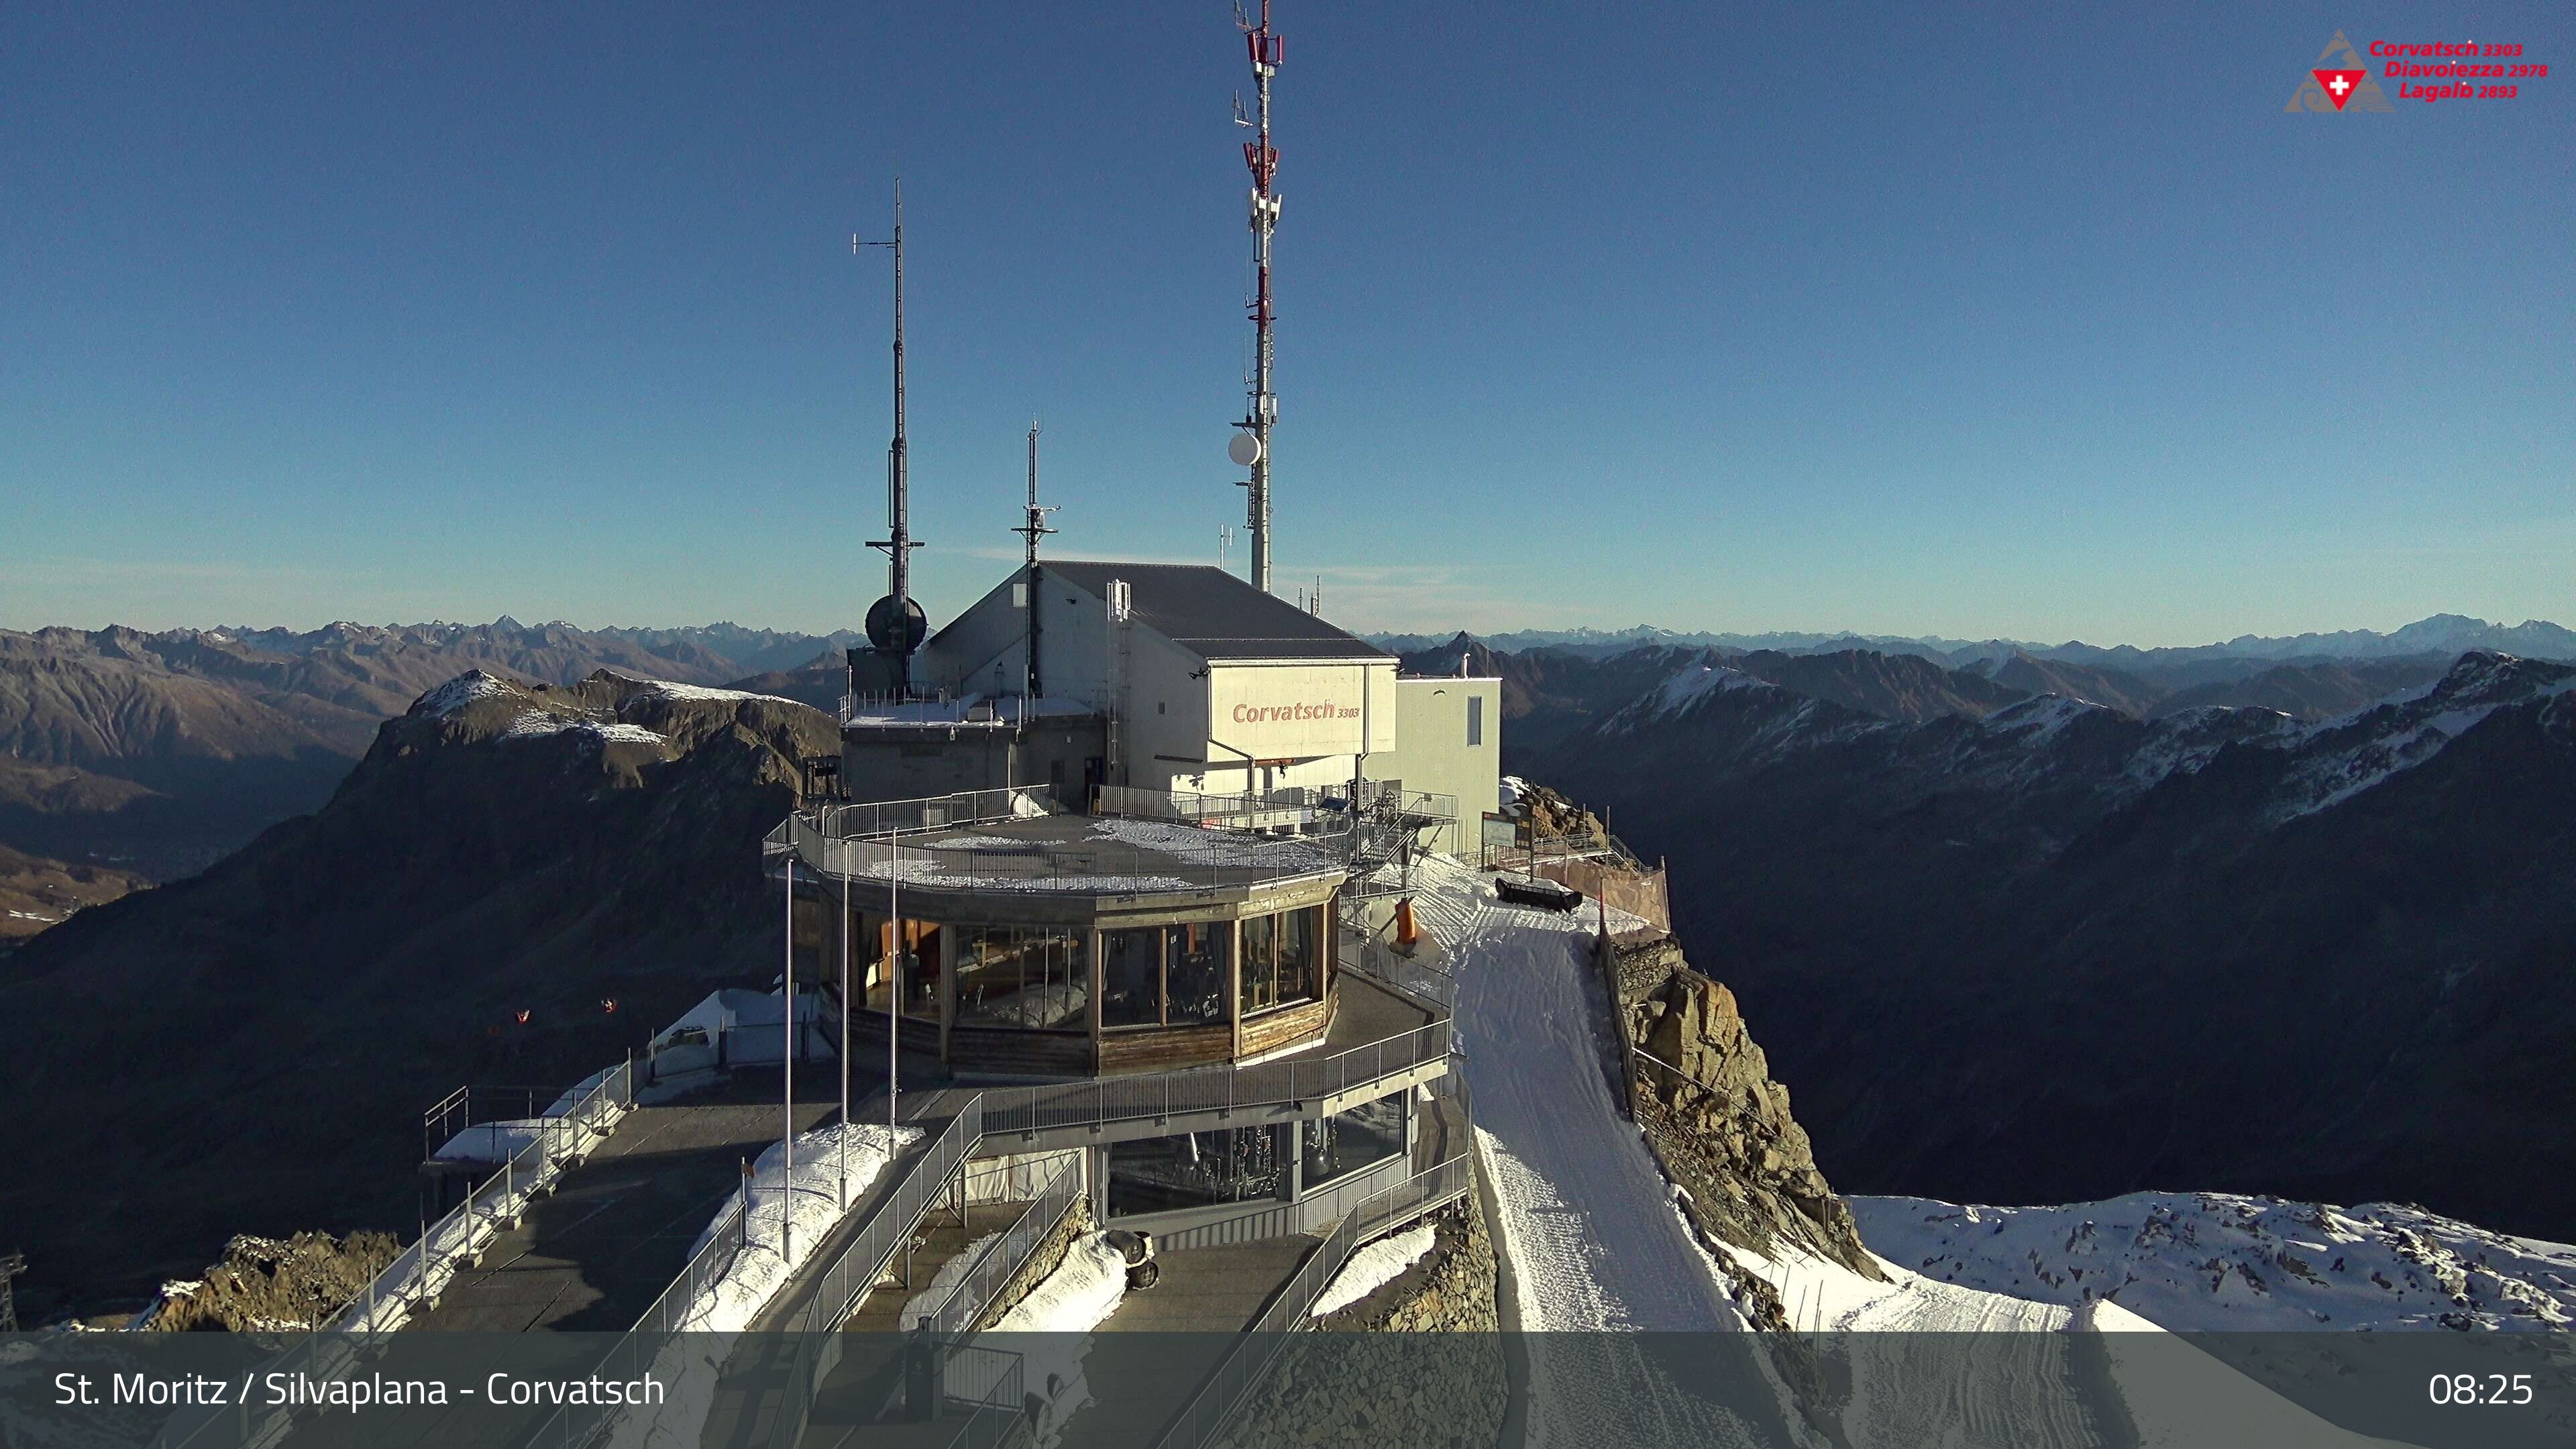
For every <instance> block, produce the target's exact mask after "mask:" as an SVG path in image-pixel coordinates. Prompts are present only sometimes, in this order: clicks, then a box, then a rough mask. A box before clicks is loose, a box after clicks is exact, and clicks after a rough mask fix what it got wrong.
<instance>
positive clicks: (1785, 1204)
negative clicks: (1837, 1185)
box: [1603, 936, 1881, 1318]
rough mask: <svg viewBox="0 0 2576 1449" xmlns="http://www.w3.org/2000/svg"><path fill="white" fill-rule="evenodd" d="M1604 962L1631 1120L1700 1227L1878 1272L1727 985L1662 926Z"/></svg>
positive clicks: (1766, 1251) (1616, 947)
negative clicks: (1621, 1038) (1688, 956)
mask: <svg viewBox="0 0 2576 1449" xmlns="http://www.w3.org/2000/svg"><path fill="white" fill-rule="evenodd" d="M1603 964H1604V966H1605V968H1606V974H1607V976H1608V978H1609V980H1610V982H1611V984H1612V987H1613V989H1614V990H1615V992H1616V993H1617V997H1618V1003H1619V1012H1620V1017H1621V1021H1622V1024H1623V1026H1624V1027H1625V1028H1626V1033H1627V1045H1628V1055H1629V1056H1630V1058H1631V1063H1630V1065H1631V1076H1630V1080H1631V1083H1632V1087H1631V1098H1632V1105H1633V1108H1634V1111H1635V1114H1636V1119H1637V1124H1638V1126H1639V1127H1640V1128H1641V1129H1643V1131H1644V1132H1645V1135H1646V1140H1647V1142H1648V1144H1649V1145H1651V1146H1652V1147H1653V1148H1654V1149H1655V1153H1656V1156H1657V1157H1658V1158H1660V1159H1661V1160H1662V1162H1663V1164H1664V1170H1665V1172H1666V1174H1667V1175H1669V1176H1670V1177H1671V1178H1672V1179H1673V1180H1674V1181H1675V1182H1676V1183H1678V1184H1680V1185H1681V1187H1682V1188H1683V1190H1684V1191H1685V1192H1687V1193H1688V1194H1689V1200H1688V1208H1689V1211H1690V1215H1691V1218H1692V1221H1694V1222H1695V1223H1697V1224H1698V1226H1699V1228H1700V1230H1701V1231H1702V1232H1704V1233H1706V1234H1708V1235H1709V1236H1711V1237H1713V1238H1716V1239H1717V1240H1718V1241H1720V1242H1722V1243H1726V1244H1731V1245H1733V1246H1735V1247H1739V1248H1743V1249H1746V1250H1748V1251H1750V1252H1755V1253H1760V1254H1763V1255H1765V1256H1775V1255H1776V1254H1777V1253H1778V1251H1779V1250H1780V1248H1781V1247H1782V1246H1783V1245H1784V1244H1785V1245H1787V1246H1789V1247H1794V1248H1798V1249H1801V1250H1804V1251H1807V1252H1811V1253H1817V1254H1821V1255H1823V1256H1825V1257H1828V1258H1831V1259H1833V1260H1834V1261H1836V1262H1839V1263H1841V1264H1843V1265H1844V1266H1846V1267H1849V1268H1851V1269H1852V1270H1853V1271H1855V1272H1858V1273H1862V1274H1865V1275H1867V1276H1869V1277H1873V1278H1875V1277H1879V1276H1881V1275H1880V1273H1879V1269H1878V1266H1877V1264H1876V1263H1875V1262H1874V1261H1873V1260H1872V1259H1871V1257H1870V1254H1869V1250H1868V1249H1866V1248H1864V1247H1863V1246H1862V1245H1861V1241H1860V1232H1859V1230H1858V1229H1857V1228H1855V1227H1854V1226H1853V1225H1852V1217H1851V1210H1850V1209H1849V1208H1847V1207H1845V1206H1844V1205H1843V1202H1842V1200H1841V1199H1840V1198H1837V1197H1835V1196H1834V1192H1833V1188H1832V1186H1831V1185H1829V1184H1828V1183H1827V1182H1826V1181H1825V1175H1824V1173H1822V1172H1821V1171H1819V1170H1817V1167H1816V1158H1815V1153H1814V1151H1813V1150H1812V1148H1811V1147H1810V1146H1809V1144H1808V1142H1807V1133H1806V1129H1805V1128H1802V1127H1800V1126H1799V1125H1798V1121H1797V1119H1796V1118H1795V1117H1793V1116H1791V1115H1790V1112H1789V1089H1788V1088H1786V1087H1784V1086H1782V1085H1780V1084H1779V1083H1778V1082H1775V1081H1773V1080H1771V1070H1770V1063H1769V1061H1768V1060H1767V1059H1765V1058H1764V1056H1763V1054H1762V1048H1761V1047H1760V1046H1759V1045H1757V1044H1755V1042H1754V1040H1753V1034H1752V1032H1751V1031H1750V1030H1749V1029H1748V1028H1747V1027H1746V1025H1745V1022H1744V1014H1743V1012H1741V1011H1740V1010H1738V1009H1737V1007H1736V1004H1735V993H1733V992H1731V991H1729V990H1727V989H1726V987H1725V986H1723V985H1721V984H1720V983H1718V982H1716V981H1712V980H1710V979H1709V978H1708V977H1706V976H1703V975H1701V974H1700V973H1698V972H1697V971H1694V970H1692V969H1691V967H1690V963H1689V962H1688V961H1687V960H1685V959H1684V957H1683V955H1682V949H1681V945H1680V943H1679V942H1678V941H1676V940H1674V939H1673V938H1672V937H1670V936H1656V937H1652V938H1650V939H1647V940H1643V941H1638V942H1632V943H1627V944H1624V945H1623V944H1613V943H1606V942H1605V943H1604V947H1603ZM1756 1296H1757V1297H1758V1296H1759V1295H1758V1294H1757V1295H1756ZM1774 1306H1775V1307H1776V1305H1774ZM1756 1316H1757V1318H1766V1317H1768V1316H1769V1315H1768V1314H1764V1313H1761V1312H1759V1311H1757V1314H1756Z"/></svg>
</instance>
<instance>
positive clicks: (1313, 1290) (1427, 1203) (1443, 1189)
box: [1154, 1152, 1475, 1449]
mask: <svg viewBox="0 0 2576 1449" xmlns="http://www.w3.org/2000/svg"><path fill="white" fill-rule="evenodd" d="M1474 1173H1475V1169H1474V1164H1473V1163H1472V1162H1471V1161H1470V1159H1469V1158H1468V1156H1467V1154H1466V1153H1464V1152H1460V1153H1458V1154H1456V1155H1454V1156H1452V1157H1449V1158H1447V1159H1446V1160H1444V1161H1442V1162H1440V1163H1438V1164H1436V1165H1434V1166H1432V1167H1429V1168H1426V1169H1424V1170H1423V1171H1421V1172H1417V1173H1415V1174H1413V1175H1412V1176H1410V1177H1407V1178H1405V1179H1404V1180H1403V1181H1401V1182H1397V1183H1391V1184H1389V1185H1388V1186H1386V1187H1385V1188H1382V1189H1380V1190H1379V1191H1377V1192H1376V1193H1373V1194H1371V1195H1370V1196H1369V1197H1367V1198H1366V1199H1364V1200H1362V1201H1361V1203H1360V1205H1359V1206H1358V1207H1356V1208H1354V1209H1352V1210H1351V1213H1350V1215H1349V1216H1347V1217H1345V1218H1343V1219H1342V1221H1341V1223H1340V1224H1339V1225H1338V1226H1336V1227H1335V1228H1334V1229H1333V1231H1332V1234H1331V1235H1330V1236H1328V1237H1326V1238H1325V1239H1324V1241H1323V1243H1322V1245H1321V1246H1319V1247H1317V1248H1316V1249H1315V1251H1314V1252H1312V1253H1309V1254H1308V1255H1307V1256H1306V1261H1305V1262H1303V1263H1301V1264H1299V1265H1298V1267H1297V1273H1296V1276H1295V1277H1292V1278H1290V1279H1289V1280H1288V1282H1287V1285H1286V1286H1285V1287H1282V1288H1281V1289H1280V1290H1279V1292H1278V1293H1277V1295H1275V1296H1274V1297H1272V1299H1271V1300H1270V1306H1269V1307H1267V1308H1264V1309H1263V1310H1262V1311H1261V1316H1260V1317H1259V1318H1256V1319H1254V1320H1253V1321H1252V1326H1251V1327H1250V1328H1247V1329H1245V1330H1244V1331H1243V1333H1242V1334H1241V1335H1240V1336H1239V1337H1238V1338H1236V1340H1235V1342H1234V1346H1233V1347H1232V1348H1231V1349H1230V1350H1229V1351H1228V1352H1227V1354H1226V1356H1225V1358H1224V1360H1223V1361H1222V1362H1220V1363H1219V1364H1218V1365H1217V1367H1216V1371H1215V1372H1214V1373H1212V1374H1210V1375H1209V1376H1208V1378H1207V1380H1206V1382H1204V1383H1202V1384H1201V1385H1199V1390H1198V1392H1197V1393H1195V1394H1193V1395H1191V1397H1190V1401H1189V1403H1188V1404H1186V1405H1184V1406H1183V1407H1182V1409H1181V1411H1180V1413H1179V1414H1178V1415H1176V1416H1174V1418H1173V1420H1172V1423H1171V1426H1170V1427H1169V1428H1167V1429H1165V1430H1164V1431H1163V1434H1162V1436H1161V1437H1160V1438H1159V1439H1157V1440H1155V1441H1154V1442H1155V1446H1156V1449H1202V1446H1205V1445H1207V1444H1209V1443H1212V1442H1214V1441H1215V1440H1216V1439H1217V1438H1218V1437H1219V1436H1221V1435H1222V1434H1224V1433H1226V1432H1227V1431H1229V1430H1231V1429H1233V1428H1235V1427H1237V1426H1236V1424H1235V1415H1236V1414H1237V1413H1238V1412H1239V1411H1240V1410H1241V1409H1242V1406H1243V1402H1244V1400H1245V1398H1246V1397H1247V1396H1249V1395H1250V1394H1251V1392H1252V1391H1253V1389H1254V1388H1256V1387H1257V1386H1259V1384H1260V1383H1261V1381H1262V1380H1263V1379H1264V1378H1266V1377H1268V1376H1269V1373H1270V1370H1271V1367H1272V1365H1274V1364H1276V1363H1277V1362H1278V1360H1279V1355H1280V1354H1281V1353H1282V1352H1283V1351H1284V1350H1285V1349H1286V1348H1287V1346H1288V1335H1290V1334H1292V1333H1294V1332H1296V1331H1297V1330H1299V1329H1301V1328H1304V1327H1305V1326H1307V1325H1308V1324H1309V1323H1311V1322H1312V1321H1313V1313H1314V1307H1315V1303H1316V1301H1317V1300H1319V1299H1321V1298H1322V1297H1323V1296H1324V1290H1325V1289H1326V1288H1327V1287H1329V1286H1330V1285H1331V1284H1332V1281H1333V1277H1334V1275H1335V1274H1338V1273H1339V1272H1341V1270H1342V1267H1343V1265H1345V1264H1347V1263H1348V1262H1350V1260H1351V1255H1352V1254H1353V1253H1356V1252H1358V1251H1359V1250H1360V1248H1361V1247H1362V1246H1363V1245H1365V1244H1367V1243H1369V1242H1372V1241H1374V1240H1375V1239H1377V1238H1379V1237H1382V1236H1384V1235H1385V1234H1386V1233H1388V1232H1390V1231H1392V1230H1393V1229H1395V1228H1397V1227H1400V1226H1402V1225H1403V1224H1405V1223H1407V1222H1410V1221H1412V1220H1414V1219H1415V1218H1419V1217H1421V1216H1423V1215H1424V1214H1426V1213H1429V1212H1432V1211H1434V1210H1435V1209H1438V1208H1442V1207H1445V1206H1447V1205H1448V1204H1450V1203H1453V1202H1457V1201H1460V1200H1462V1199H1463V1198H1465V1197H1466V1196H1467V1194H1468V1193H1470V1192H1472V1191H1474V1190H1475V1175H1474Z"/></svg>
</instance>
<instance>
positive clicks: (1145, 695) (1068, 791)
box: [841, 561, 1502, 853]
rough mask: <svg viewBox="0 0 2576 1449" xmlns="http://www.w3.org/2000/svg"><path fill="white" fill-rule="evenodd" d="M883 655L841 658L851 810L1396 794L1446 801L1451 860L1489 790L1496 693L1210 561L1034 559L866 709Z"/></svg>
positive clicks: (1497, 776) (1483, 809)
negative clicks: (1091, 798)
mask: <svg viewBox="0 0 2576 1449" xmlns="http://www.w3.org/2000/svg"><path fill="white" fill-rule="evenodd" d="M881 661H882V656H880V655H878V654H876V653H875V652H874V651H871V650H866V649H854V650H852V651H850V664H851V670H850V673H851V689H850V695H849V698H848V699H847V700H846V701H845V705H844V708H843V711H842V728H841V740H842V761H841V779H842V780H843V781H844V782H846V784H847V787H848V788H849V789H850V790H851V791H852V793H853V795H854V796H856V797H859V798H867V799H901V798H914V797H922V796H930V795H941V794H949V793H954V792H958V791H968V790H985V789H1002V788H1008V787H1011V786H1029V785H1048V786H1052V787H1054V789H1055V792H1056V798H1057V799H1058V800H1059V801H1062V802H1065V803H1068V804H1074V803H1080V802H1083V801H1084V800H1085V799H1086V798H1087V792H1088V791H1090V790H1092V789H1094V788H1096V787H1099V786H1119V787H1129V788H1136V789H1143V790H1149V791H1154V792H1158V793H1162V792H1174V791H1178V792H1182V793H1188V794H1210V795H1262V796H1271V795H1277V794H1280V793H1281V792H1283V791H1285V792H1316V791H1323V790H1331V789H1340V788H1344V787H1347V786H1348V785H1349V784H1350V782H1351V781H1353V780H1371V781H1380V782H1400V783H1401V784H1402V785H1403V787H1404V788H1405V789H1407V790H1412V791H1419V792H1422V793H1424V794H1429V795H1440V796H1449V797H1452V798H1454V799H1455V800H1456V802H1457V814H1456V816H1455V819H1454V821H1453V822H1452V823H1451V824H1450V825H1448V826H1446V827H1444V828H1443V829H1442V830H1441V831H1440V832H1439V834H1438V837H1437V838H1436V839H1435V840H1433V841H1432V842H1431V845H1432V848H1434V849H1438V850H1443V851H1449V852H1453V853H1454V852H1458V851H1461V850H1463V849H1468V848H1472V847H1473V846H1474V845H1475V844H1476V832H1477V829H1478V825H1479V822H1481V821H1482V819H1483V818H1484V816H1485V815H1486V814H1487V813H1488V812H1490V811H1492V810H1494V809H1495V808H1496V806H1497V803H1498V801H1499V798H1500V780H1501V776H1502V753H1501V738H1502V696H1501V687H1502V686H1501V681H1499V680H1493V679H1464V678H1430V679H1414V678H1402V677H1399V676H1398V674H1397V670H1396V660H1395V657H1394V656H1393V655H1391V654H1388V653H1387V652H1386V651H1384V650H1382V649H1380V648H1378V647H1377V646H1375V645H1373V644H1370V643H1368V642H1367V641H1366V640H1363V639H1359V638H1357V637H1355V636H1353V635H1351V634H1349V633H1347V632H1346V631H1344V630H1341V629H1338V628H1336V627H1334V626H1333V625H1331V624H1328V623H1326V622H1324V621H1323V620H1322V619H1321V618H1318V617H1316V616H1315V615H1313V614H1310V613H1308V612H1306V611H1305V610H1303V609H1300V608H1298V607H1296V606H1295V605H1293V604H1290V603H1288V602H1286V601H1285V600H1281V599H1278V598H1274V597H1272V596H1271V595H1269V594H1267V593H1264V592H1262V591H1261V590H1259V589H1256V588H1254V587H1253V586H1251V585H1250V584H1248V583H1245V582H1244V581H1243V580H1241V579H1239V578H1236V577H1235V576H1234V575H1232V574H1230V573H1227V572H1226V571H1224V570H1222V569H1217V568H1209V567H1204V566H1197V565H1184V564H1132V563H1082V562H1065V561H1048V562H1045V563H1040V564H1036V565H1033V566H1030V567H1026V568H1022V569H1019V570H1016V571H1014V573H1013V574H1012V576H1011V577H1010V578H1009V579H1008V580H1007V581H1005V582H1004V583H1002V584H1001V585H999V586H998V587H996V588H994V589H993V590H992V592H990V593H988V594H986V595H985V596H984V597H983V598H981V599H979V600H977V601H976V602H975V604H974V605H973V606H971V607H969V608H968V609H967V610H966V611H965V612H964V613H962V614H960V615H958V616H957V618H956V619H955V620H953V621H952V622H950V623H949V625H948V626H947V627H946V628H944V629H941V630H940V631H939V632H938V633H937V634H935V635H933V636H931V638H930V639H929V641H928V642H927V643H925V644H924V645H923V646H922V648H921V651H920V653H919V654H918V656H916V657H915V659H914V660H913V662H912V671H911V672H912V678H913V681H914V684H915V686H916V691H917V692H918V693H922V694H926V695H928V696H930V697H929V698H928V699H926V700H924V699H914V700H904V701H893V702H878V698H877V697H876V696H874V695H872V694H871V693H870V690H871V687H872V686H873V687H874V688H876V689H878V690H882V689H883V687H884V685H885V683H886V676H885V673H884V671H883V669H882V662H881ZM1291 798H1299V797H1295V796H1292V797H1291ZM1457 822H1464V831H1463V833H1462V831H1461V829H1460V827H1459V824H1458V823H1457Z"/></svg>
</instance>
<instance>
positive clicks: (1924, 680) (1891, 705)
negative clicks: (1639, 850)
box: [1726, 649, 2108, 721]
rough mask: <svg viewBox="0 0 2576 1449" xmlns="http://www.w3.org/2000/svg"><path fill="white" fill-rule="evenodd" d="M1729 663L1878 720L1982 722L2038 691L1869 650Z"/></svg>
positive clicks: (1758, 656)
mask: <svg viewBox="0 0 2576 1449" xmlns="http://www.w3.org/2000/svg"><path fill="white" fill-rule="evenodd" d="M1726 663H1727V664H1728V665H1730V666H1731V667H1733V668H1735V669H1738V670H1741V671H1742V672H1744V673H1746V674H1749V675H1752V676H1753V677H1754V678H1756V679H1762V680H1767V681H1769V682H1770V683H1773V684H1776V685H1779V686H1781V687H1782V688H1784V689H1789V690H1794V691H1796V692H1797V693H1799V694H1803V695H1806V696H1808V697H1809V698H1811V699H1821V700H1827V701H1830V702H1831V703H1834V704H1839V705H1842V706H1844V707H1845V708H1847V709H1854V710H1858V711H1860V712H1861V713H1863V714H1866V715H1873V716H1875V717H1877V718H1879V719H1895V720H1914V721H1920V720H1928V719H1938V718H1941V717H1943V716H1956V717H1958V718H1961V719H1983V718H1985V717H1986V716H1987V715H1989V714H1992V713H1994V712H1995V711H1996V710H1998V709H2001V708H2003V707H2004V706H2005V705H2008V704H2012V703H2014V702H2016V701H2018V700H2023V699H2027V698H2029V697H2030V696H2031V695H2032V694H2034V693H2038V692H2039V691H2036V690H2032V689H2026V688H2019V687H2015V686H2014V685H2011V684H2004V683H1994V682H1990V681H1988V680H1985V679H1982V678H1980V677H1978V676H1977V675H1975V674H1972V673H1968V672H1966V671H1964V670H1962V671H1952V670H1948V669H1944V668H1942V667H1941V666H1940V665H1938V664H1936V663H1934V662H1932V661H1931V660H1929V659H1925V658H1923V657H1921V656H1920V655H1914V654H1881V653H1879V652H1877V651H1876V650H1869V649H1846V650H1840V651H1837V652H1835V653H1830V654H1782V653H1779V652H1777V651H1774V650H1768V649H1765V650H1757V651H1755V652H1754V653H1751V654H1745V655H1740V656H1738V657H1735V658H1731V659H1728V660H1727V661H1726ZM2104 702H2105V703H2107V702H2108V701H2104Z"/></svg>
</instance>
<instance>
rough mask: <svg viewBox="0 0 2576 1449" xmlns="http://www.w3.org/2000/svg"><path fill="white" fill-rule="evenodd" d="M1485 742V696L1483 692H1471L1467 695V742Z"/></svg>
mask: <svg viewBox="0 0 2576 1449" xmlns="http://www.w3.org/2000/svg"><path fill="white" fill-rule="evenodd" d="M1484 742H1485V697H1484V696H1483V695H1481V694H1471V695H1468V696H1467V743H1468V744H1470V745H1481V744H1483V743H1484Z"/></svg>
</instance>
